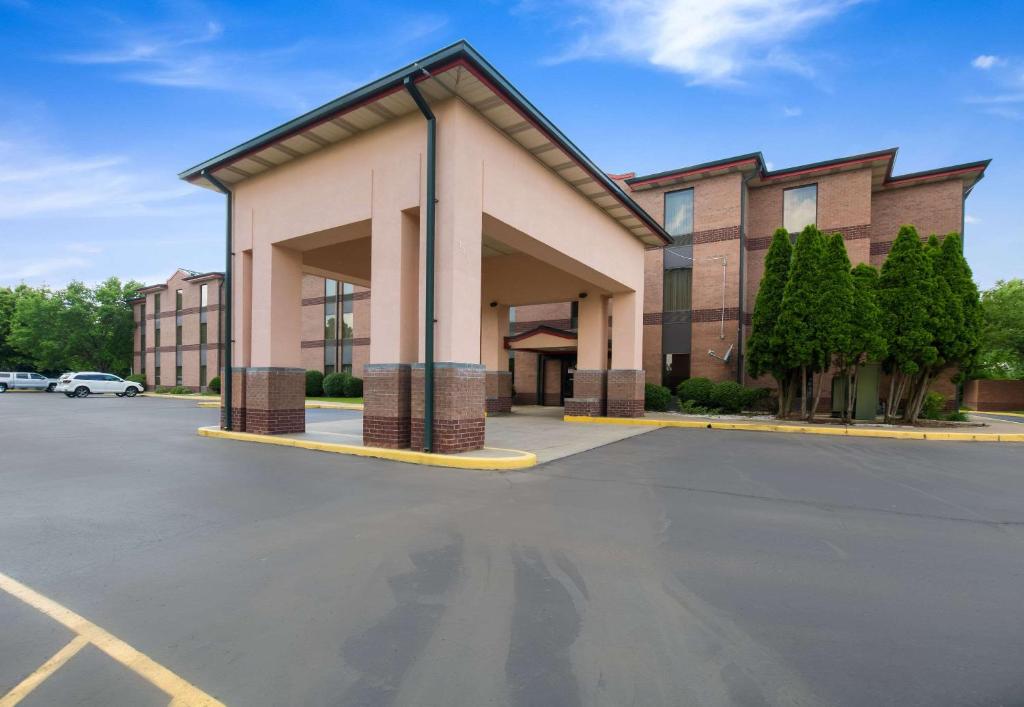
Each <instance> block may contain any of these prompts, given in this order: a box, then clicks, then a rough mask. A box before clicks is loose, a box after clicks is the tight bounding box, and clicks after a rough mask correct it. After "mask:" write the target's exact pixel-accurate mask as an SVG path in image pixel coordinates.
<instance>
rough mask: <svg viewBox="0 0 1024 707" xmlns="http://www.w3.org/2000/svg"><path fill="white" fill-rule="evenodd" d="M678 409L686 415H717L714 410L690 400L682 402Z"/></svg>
mask: <svg viewBox="0 0 1024 707" xmlns="http://www.w3.org/2000/svg"><path fill="white" fill-rule="evenodd" d="M679 409H680V410H682V411H683V412H684V413H686V414H687V415H717V414H718V412H719V411H718V410H717V409H716V408H706V407H704V406H703V405H698V404H697V403H695V402H693V401H692V400H684V401H683V402H682V403H680V404H679Z"/></svg>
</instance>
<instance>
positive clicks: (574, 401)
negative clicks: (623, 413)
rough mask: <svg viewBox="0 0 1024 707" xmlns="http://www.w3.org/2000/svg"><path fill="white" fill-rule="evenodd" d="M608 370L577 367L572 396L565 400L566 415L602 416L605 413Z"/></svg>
mask: <svg viewBox="0 0 1024 707" xmlns="http://www.w3.org/2000/svg"><path fill="white" fill-rule="evenodd" d="M607 386H608V371H606V370H603V369H593V368H590V369H579V368H577V369H576V373H575V374H574V375H573V381H572V397H571V398H568V399H567V400H566V401H565V414H566V415H583V416H587V417H600V416H602V415H604V414H605V406H606V401H607V397H608V395H607Z"/></svg>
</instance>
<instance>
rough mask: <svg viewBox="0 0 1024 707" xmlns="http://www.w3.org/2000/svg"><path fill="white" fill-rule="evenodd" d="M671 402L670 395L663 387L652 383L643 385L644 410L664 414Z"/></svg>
mask: <svg viewBox="0 0 1024 707" xmlns="http://www.w3.org/2000/svg"><path fill="white" fill-rule="evenodd" d="M671 400H672V393H670V392H669V389H668V388H666V387H665V386H663V385H656V384H654V383H646V384H644V410H654V411H655V412H665V411H666V410H668V404H669V402H670V401H671Z"/></svg>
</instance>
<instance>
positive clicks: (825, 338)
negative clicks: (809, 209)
mask: <svg viewBox="0 0 1024 707" xmlns="http://www.w3.org/2000/svg"><path fill="white" fill-rule="evenodd" d="M824 244H825V248H824V252H823V256H822V258H823V260H822V274H821V281H820V283H819V287H818V292H817V293H816V296H817V298H818V314H817V317H818V337H819V346H820V347H821V349H822V351H823V352H824V359H823V364H822V367H821V374H820V376H819V380H818V384H817V385H816V386H815V391H816V392H815V395H814V398H813V400H814V402H813V404H812V405H811V412H810V415H809V417H810V418H813V417H814V412H815V411H817V409H818V404H819V402H820V401H821V393H822V390H823V389H824V387H825V373H827V372H828V371H829V370H830V369H831V367H832V366H836V367H838V368H839V369H840V372H841V373H845V372H846V370H847V369H848V367H849V363H848V358H847V356H846V354H847V352H848V351H849V349H850V337H851V334H852V332H851V327H852V318H853V316H854V312H853V298H854V291H853V276H852V275H851V274H850V258H849V256H848V255H847V254H846V243H845V242H844V241H843V235H842V234H841V233H834V234H832V235H831V236H826V237H824Z"/></svg>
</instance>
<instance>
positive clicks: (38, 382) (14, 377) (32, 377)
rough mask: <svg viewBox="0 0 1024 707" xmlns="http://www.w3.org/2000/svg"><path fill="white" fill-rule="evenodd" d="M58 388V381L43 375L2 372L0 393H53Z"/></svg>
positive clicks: (0, 373)
mask: <svg viewBox="0 0 1024 707" xmlns="http://www.w3.org/2000/svg"><path fill="white" fill-rule="evenodd" d="M56 387H57V381H56V380H54V379H53V378H47V377H46V376H44V375H42V374H41V373H27V372H24V371H0V393H6V392H7V391H8V390H45V391H46V392H47V393H52V392H53V390H54V388H56Z"/></svg>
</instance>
